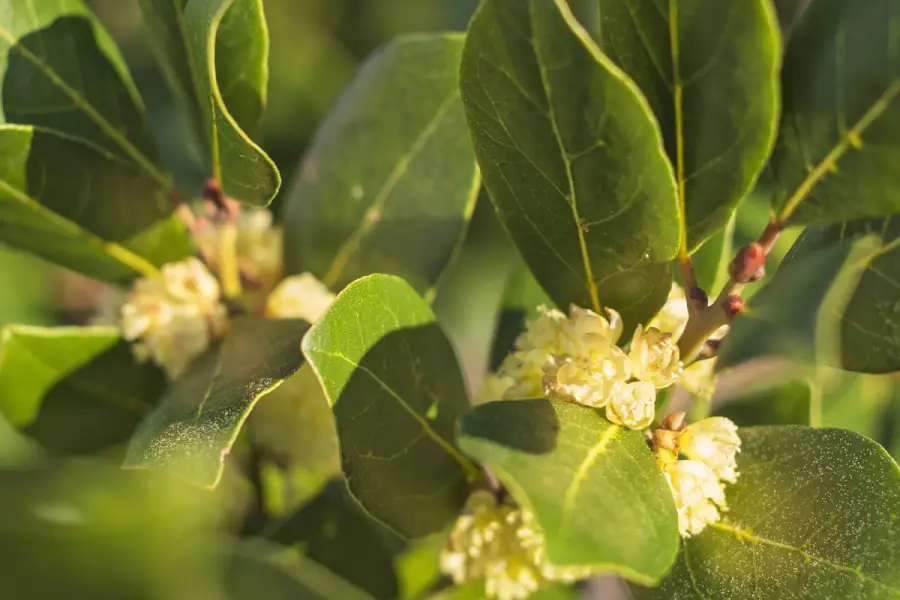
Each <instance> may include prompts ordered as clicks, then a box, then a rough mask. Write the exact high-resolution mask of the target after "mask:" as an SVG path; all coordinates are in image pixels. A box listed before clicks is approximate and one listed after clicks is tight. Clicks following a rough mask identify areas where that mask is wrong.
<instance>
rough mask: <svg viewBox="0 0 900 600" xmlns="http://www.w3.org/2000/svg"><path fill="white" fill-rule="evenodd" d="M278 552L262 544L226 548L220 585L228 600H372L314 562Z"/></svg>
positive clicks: (273, 547)
mask: <svg viewBox="0 0 900 600" xmlns="http://www.w3.org/2000/svg"><path fill="white" fill-rule="evenodd" d="M278 551H279V548H278V546H274V545H271V544H268V543H266V542H264V541H263V540H250V541H244V542H241V543H239V544H237V545H236V546H235V547H233V548H229V549H228V550H227V551H226V552H225V555H226V557H227V558H228V562H227V567H226V569H225V582H224V588H225V594H226V597H227V598H228V600H256V599H257V598H265V599H266V600H336V599H337V598H340V599H341V600H372V597H371V596H369V595H368V594H366V593H365V592H363V591H362V590H360V589H358V588H356V587H354V586H353V585H351V584H350V583H348V582H346V581H344V580H343V579H341V578H340V577H337V576H336V575H334V574H332V573H330V572H329V571H328V569H326V568H324V567H322V566H320V565H317V564H316V563H315V562H313V561H311V560H305V559H302V558H300V557H296V556H291V555H283V554H282V555H280V554H279V552H278Z"/></svg>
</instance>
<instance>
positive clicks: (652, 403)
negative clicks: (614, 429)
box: [606, 381, 656, 429]
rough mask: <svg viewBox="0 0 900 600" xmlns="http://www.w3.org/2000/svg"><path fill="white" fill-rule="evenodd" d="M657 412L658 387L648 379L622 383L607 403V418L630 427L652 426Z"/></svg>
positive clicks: (644, 427)
mask: <svg viewBox="0 0 900 600" xmlns="http://www.w3.org/2000/svg"><path fill="white" fill-rule="evenodd" d="M655 412H656V389H655V388H654V387H653V384H652V383H648V382H646V381H633V382H630V383H623V384H620V386H618V387H617V388H616V389H614V390H613V392H612V393H611V395H610V399H609V403H608V404H607V405H606V418H607V419H609V420H610V421H611V422H613V423H615V424H617V425H622V426H624V427H628V428H630V429H646V428H647V427H650V424H651V423H653V416H654V414H655Z"/></svg>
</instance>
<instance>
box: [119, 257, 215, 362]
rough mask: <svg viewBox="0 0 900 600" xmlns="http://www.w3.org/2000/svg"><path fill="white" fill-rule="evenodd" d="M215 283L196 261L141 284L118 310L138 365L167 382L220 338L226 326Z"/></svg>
mask: <svg viewBox="0 0 900 600" xmlns="http://www.w3.org/2000/svg"><path fill="white" fill-rule="evenodd" d="M220 296H221V291H220V288H219V283H218V281H216V279H215V277H213V275H212V273H210V272H209V270H208V269H207V268H206V266H205V265H204V264H203V263H201V262H200V261H199V260H197V259H196V258H189V259H187V260H184V261H181V262H176V263H170V264H167V265H165V266H163V268H162V269H161V271H160V273H159V274H157V275H153V276H149V277H145V278H142V279H139V280H138V281H137V282H136V283H135V284H134V287H133V288H132V290H131V292H130V293H129V294H128V295H127V296H125V298H124V301H123V304H122V305H121V307H120V308H119V310H118V317H119V320H118V322H119V326H120V327H121V330H122V337H124V338H125V339H126V340H128V341H130V342H133V344H132V350H133V352H134V355H135V357H136V358H137V359H138V360H141V361H147V360H149V361H152V362H154V363H156V364H157V365H159V366H160V367H162V368H163V369H164V370H165V371H166V373H167V374H168V375H169V377H171V378H175V377H178V376H179V375H181V374H182V373H183V372H184V370H185V369H186V368H187V366H188V365H189V364H190V363H191V362H192V361H193V360H194V359H196V358H197V357H198V356H200V355H201V354H203V352H205V351H206V349H207V348H208V347H209V345H210V343H211V342H212V341H213V340H215V339H217V338H219V337H221V335H222V334H223V333H224V330H225V328H226V324H227V314H226V309H225V306H224V305H223V304H221V302H220Z"/></svg>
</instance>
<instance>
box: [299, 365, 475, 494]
mask: <svg viewBox="0 0 900 600" xmlns="http://www.w3.org/2000/svg"><path fill="white" fill-rule="evenodd" d="M310 351H311V352H314V353H316V354H319V355H321V356H330V357H332V358H338V359H340V360H343V361H345V362H347V363H348V364H350V365H351V366H352V367H353V368H354V369H359V370H361V371H362V372H364V373H366V374H367V375H368V376H369V377H371V378H372V379H373V380H374V381H375V382H376V383H377V384H378V385H379V386H381V388H382V389H383V390H384V391H385V392H387V393H388V395H389V396H391V397H392V398H393V399H394V400H396V402H397V404H399V405H400V407H401V408H403V410H404V411H406V412H407V413H408V414H409V416H410V417H412V419H413V420H414V421H415V422H416V423H417V424H418V425H419V426H420V427H421V428H422V429H423V430H424V431H425V434H426V435H427V436H428V437H429V438H431V440H432V441H433V442H434V443H436V444H437V445H438V446H439V447H440V448H441V449H442V450H443V451H444V452H446V453H447V454H448V455H449V456H450V457H451V458H453V459H454V460H455V461H456V462H457V463H458V464H459V466H460V467H461V468H462V470H463V472H465V473H466V475H467V477H469V478H470V479H473V480H474V479H478V478H480V477H481V472H480V471H479V469H478V468H477V467H476V466H475V465H474V464H473V463H472V461H470V460H469V459H467V458H466V457H465V456H463V454H462V453H461V452H460V451H459V450H457V449H456V447H455V446H453V444H451V443H450V442H448V441H447V440H445V439H444V438H443V437H442V436H441V435H439V434H438V433H437V432H436V431H435V430H434V429H432V428H431V425H429V423H428V421H427V420H426V419H425V418H424V417H422V415H420V414H419V413H418V412H416V410H415V409H414V408H413V407H412V406H410V405H409V404H408V403H407V402H406V400H405V399H404V398H403V397H402V396H401V395H400V394H398V393H397V391H396V390H394V388H392V387H391V386H389V385H388V384H387V383H385V382H384V381H383V380H382V379H381V378H380V377H378V375H376V374H375V372H373V371H372V370H371V369H369V368H368V367H366V366H364V365H360V364H358V363H357V362H355V361H354V360H352V359H350V358H349V357H347V356H344V355H343V354H340V353H338V352H326V351H324V350H321V349H318V348H310ZM333 400H336V399H333Z"/></svg>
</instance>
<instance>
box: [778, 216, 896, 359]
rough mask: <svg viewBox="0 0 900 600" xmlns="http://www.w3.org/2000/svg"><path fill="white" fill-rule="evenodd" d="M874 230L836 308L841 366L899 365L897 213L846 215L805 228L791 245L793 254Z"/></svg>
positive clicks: (849, 240)
mask: <svg viewBox="0 0 900 600" xmlns="http://www.w3.org/2000/svg"><path fill="white" fill-rule="evenodd" d="M867 235H875V236H878V238H879V239H880V241H881V249H880V251H879V252H878V255H877V256H875V257H874V258H873V259H872V260H871V261H870V262H868V264H867V265H866V268H865V271H864V272H863V275H862V278H861V279H860V281H859V285H858V286H857V287H856V291H855V292H854V294H853V298H852V299H851V300H850V303H849V304H848V305H847V307H846V309H845V310H844V312H843V313H842V314H843V316H842V319H841V363H840V364H841V367H842V368H844V369H848V370H850V371H861V372H865V373H886V372H890V371H898V370H900V218H893V217H888V218H886V219H880V220H868V221H851V222H848V223H842V224H839V225H833V226H831V227H827V228H824V229H820V228H816V229H807V230H806V231H804V232H803V234H802V235H801V237H800V239H798V240H797V243H796V244H795V246H794V251H793V252H792V255H791V257H790V258H791V259H793V260H797V259H799V258H801V257H804V256H806V255H807V254H809V253H810V252H814V251H816V250H817V249H819V248H824V247H828V246H830V245H834V244H843V245H849V244H851V243H853V240H855V239H858V238H859V237H861V236H867Z"/></svg>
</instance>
